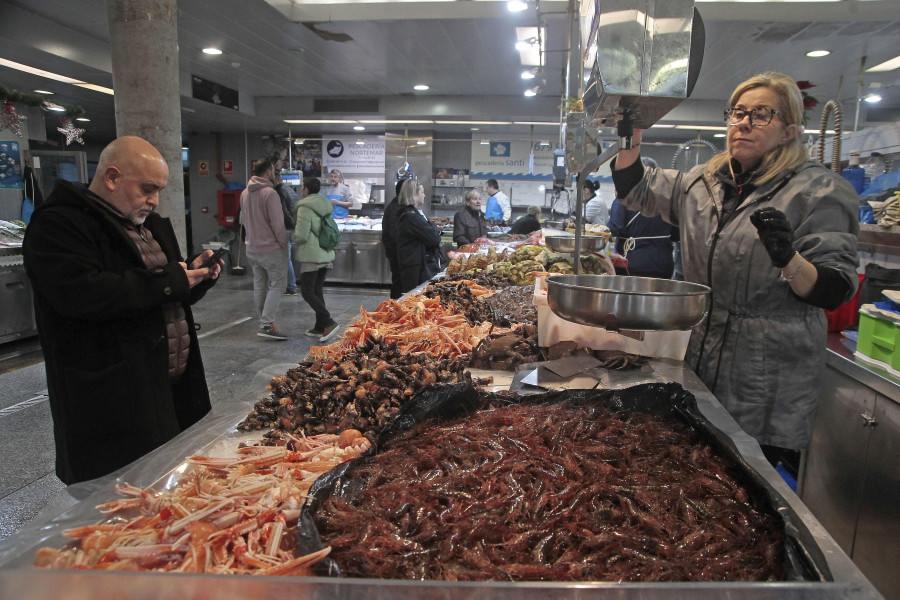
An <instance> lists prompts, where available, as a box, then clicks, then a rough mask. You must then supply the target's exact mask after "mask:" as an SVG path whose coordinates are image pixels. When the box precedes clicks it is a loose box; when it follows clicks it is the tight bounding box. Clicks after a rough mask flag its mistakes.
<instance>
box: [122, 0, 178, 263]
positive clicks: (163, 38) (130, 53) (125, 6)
mask: <svg viewBox="0 0 900 600" xmlns="http://www.w3.org/2000/svg"><path fill="white" fill-rule="evenodd" d="M106 6H107V13H108V18H109V38H110V50H111V53H112V73H113V88H114V89H115V91H116V96H115V102H116V133H117V135H118V136H123V135H136V136H139V137H142V138H144V139H145V140H147V141H148V142H150V143H151V144H153V145H154V146H156V148H157V149H158V150H159V151H160V153H161V154H162V155H163V157H164V158H165V159H166V162H167V163H168V165H169V182H168V185H167V186H166V189H165V190H163V192H162V193H161V194H160V198H159V209H158V210H159V213H160V214H161V215H163V216H164V217H168V218H169V219H171V220H172V226H173V227H174V228H175V234H176V235H177V236H178V243H179V245H180V247H181V251H182V253H183V254H184V255H185V256H186V255H188V254H189V253H190V252H191V249H190V248H188V247H187V246H186V242H185V240H186V237H185V216H184V212H185V206H184V176H183V168H182V162H181V100H180V89H179V85H178V21H177V12H178V3H177V0H107V3H106Z"/></svg>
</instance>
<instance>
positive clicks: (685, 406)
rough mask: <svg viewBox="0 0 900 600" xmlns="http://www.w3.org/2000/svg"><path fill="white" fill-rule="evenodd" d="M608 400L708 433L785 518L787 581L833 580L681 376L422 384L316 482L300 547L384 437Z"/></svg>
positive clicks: (313, 547)
mask: <svg viewBox="0 0 900 600" xmlns="http://www.w3.org/2000/svg"><path fill="white" fill-rule="evenodd" d="M498 402H499V403H505V404H515V403H529V404H530V403H551V404H555V403H561V402H571V403H573V404H575V405H583V404H601V405H604V406H607V407H609V408H612V409H614V410H625V411H632V412H634V411H637V412H644V413H651V414H654V415H657V416H659V417H661V418H663V419H666V420H669V421H675V422H680V423H682V424H685V425H688V426H689V427H691V428H693V429H694V430H695V431H696V432H697V433H698V434H699V435H700V437H701V439H702V440H703V441H704V442H706V443H707V444H709V445H710V446H711V447H713V448H714V449H715V450H716V451H717V452H718V453H719V454H720V455H722V456H726V457H728V458H729V459H730V460H731V461H732V462H733V463H734V469H733V474H734V476H735V477H736V478H737V479H738V480H739V481H740V483H742V484H743V485H744V486H745V487H746V488H747V490H748V492H749V493H750V494H751V496H754V497H755V499H756V500H757V501H758V502H760V505H761V506H763V507H766V506H768V507H769V508H770V510H771V512H772V513H773V514H777V515H778V516H779V517H780V518H781V520H782V522H783V523H784V534H785V540H784V572H783V577H782V581H833V578H832V576H831V572H830V570H829V569H828V565H827V562H826V560H825V556H824V554H823V553H822V551H821V550H820V548H819V546H818V544H817V543H816V541H815V539H814V537H813V535H812V533H810V531H809V529H808V528H807V527H806V525H805V524H804V523H803V522H802V520H801V519H800V517H799V516H798V515H797V514H796V513H795V512H794V511H793V509H792V508H791V507H790V505H789V504H788V503H787V502H786V501H785V499H784V498H783V497H782V496H781V495H780V494H779V493H778V492H776V491H775V489H774V488H773V487H772V486H771V484H770V483H769V482H768V481H767V480H766V479H765V478H764V477H762V476H761V475H759V474H758V473H757V472H756V471H755V470H754V469H753V468H751V467H750V466H749V465H748V464H747V462H746V461H745V460H744V459H743V457H742V456H741V455H740V453H739V452H738V451H737V448H736V447H735V445H734V442H733V441H732V440H731V438H729V437H728V436H727V435H725V434H724V433H722V432H721V431H719V430H718V429H717V428H716V427H714V426H713V425H712V424H711V423H710V422H709V421H708V420H707V419H706V417H704V416H703V415H702V414H701V413H700V411H699V410H698V408H697V400H696V398H695V397H694V395H693V394H691V393H690V392H688V391H687V390H685V389H684V388H683V387H682V386H681V385H679V384H677V383H648V384H643V385H635V386H632V387H629V388H624V389H618V390H565V391H556V392H547V393H541V394H529V395H512V396H509V395H505V394H487V393H479V392H478V391H477V390H476V389H475V388H474V387H472V385H471V384H468V383H454V384H434V385H430V386H427V387H425V388H422V389H421V390H419V392H418V393H417V394H416V395H415V396H414V397H413V398H412V399H411V400H410V402H408V403H407V404H406V405H405V406H404V407H403V408H402V409H401V410H400V413H399V414H398V415H397V416H396V417H395V418H394V419H393V420H392V421H391V422H390V423H389V424H388V425H387V427H385V428H384V430H382V432H381V433H380V434H379V436H378V439H377V440H376V443H375V444H373V446H372V447H371V448H370V449H369V450H367V451H366V452H365V453H363V454H362V455H360V456H358V457H357V458H354V459H353V460H350V461H348V462H345V463H342V464H341V465H338V466H337V467H335V468H334V469H332V470H331V471H329V472H327V473H325V474H323V475H322V476H321V477H319V478H318V479H317V480H316V482H315V483H314V484H313V486H312V488H311V489H310V491H309V498H308V500H307V501H306V504H305V505H304V506H303V510H302V512H301V515H300V521H299V524H298V535H299V540H298V546H299V551H300V554H301V555H302V554H307V553H310V552H315V551H317V550H320V549H322V547H323V545H322V542H321V539H320V537H319V532H318V529H317V528H316V526H315V524H314V521H313V515H314V514H315V513H316V511H317V510H318V508H319V506H320V505H321V504H322V503H323V502H324V501H325V500H326V499H328V498H329V497H331V496H332V495H334V494H337V495H338V497H342V496H345V495H350V494H352V493H354V492H356V491H358V490H360V489H362V488H364V487H365V486H366V482H365V481H362V480H360V479H354V478H347V477H345V475H346V473H347V471H348V469H351V468H352V467H353V466H355V465H356V464H358V463H359V462H360V461H364V460H366V459H367V458H368V457H369V456H371V455H373V454H376V453H377V452H378V450H379V448H381V447H383V446H384V445H385V443H387V442H388V441H389V440H391V439H393V438H394V437H396V436H397V435H399V434H402V433H404V432H406V431H409V430H410V429H413V428H414V427H416V426H417V425H419V424H420V423H422V422H424V421H428V420H431V419H439V420H447V419H453V418H458V417H462V416H465V415H468V414H472V413H473V412H475V411H477V410H479V409H481V408H483V407H485V406H488V405H491V404H495V403H498ZM318 569H319V571H318V572H319V574H321V575H331V576H341V571H340V567H339V566H338V565H337V563H336V562H335V561H333V560H331V559H330V558H326V559H325V560H323V561H322V562H321V563H320V564H319V565H318Z"/></svg>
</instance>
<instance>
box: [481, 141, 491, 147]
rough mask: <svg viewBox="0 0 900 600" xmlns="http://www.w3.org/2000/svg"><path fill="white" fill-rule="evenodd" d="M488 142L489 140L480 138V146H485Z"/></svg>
mask: <svg viewBox="0 0 900 600" xmlns="http://www.w3.org/2000/svg"><path fill="white" fill-rule="evenodd" d="M488 144H490V142H489V141H488V140H481V145H482V146H487V145H488Z"/></svg>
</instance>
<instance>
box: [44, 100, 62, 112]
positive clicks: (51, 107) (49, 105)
mask: <svg viewBox="0 0 900 600" xmlns="http://www.w3.org/2000/svg"><path fill="white" fill-rule="evenodd" d="M44 107H45V108H46V109H47V110H52V111H54V112H66V109H64V108H63V107H62V106H60V105H59V104H52V103H50V102H47V103H46V104H44Z"/></svg>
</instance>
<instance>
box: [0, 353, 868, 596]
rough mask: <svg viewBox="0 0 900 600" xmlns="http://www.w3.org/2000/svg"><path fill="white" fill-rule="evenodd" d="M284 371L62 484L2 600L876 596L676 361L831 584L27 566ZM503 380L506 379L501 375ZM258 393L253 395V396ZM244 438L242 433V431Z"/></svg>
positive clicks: (200, 442) (219, 430) (166, 481)
mask: <svg viewBox="0 0 900 600" xmlns="http://www.w3.org/2000/svg"><path fill="white" fill-rule="evenodd" d="M293 366H294V365H293V364H290V365H284V364H277V365H271V366H270V367H267V368H265V369H263V370H261V371H260V372H259V374H257V376H256V377H255V378H254V379H253V381H252V382H251V383H250V384H249V386H248V389H250V390H255V391H254V392H252V393H250V394H247V395H245V396H244V397H240V398H237V399H235V400H232V401H228V402H225V401H222V402H220V403H218V404H216V405H215V406H214V408H213V412H212V413H211V414H210V415H208V416H207V417H205V418H204V419H203V420H201V421H200V422H199V423H197V424H196V425H194V426H193V427H191V428H190V429H188V430H187V431H185V432H183V433H182V434H181V435H179V436H177V437H176V438H174V439H173V440H171V441H170V442H169V443H167V444H166V445H165V446H163V447H162V448H159V449H157V450H156V451H154V452H152V453H151V454H149V455H147V456H145V457H144V458H142V459H140V460H138V461H136V462H135V463H133V464H132V465H129V466H128V467H126V468H124V469H123V470H121V471H120V472H117V473H114V474H113V475H110V476H108V477H104V478H101V479H98V480H94V481H91V482H86V483H84V484H79V485H76V486H70V488H68V489H67V490H64V491H63V492H60V494H59V495H58V496H57V497H56V498H55V499H54V500H53V501H52V502H51V503H50V504H49V505H48V506H47V508H45V510H44V511H42V512H41V513H40V514H39V515H38V517H37V518H36V519H35V521H33V522H32V523H30V524H29V525H28V526H26V527H25V528H23V529H22V530H21V531H19V532H18V533H16V534H14V535H13V536H11V537H10V538H7V539H5V540H2V541H0V589H2V590H3V591H4V594H3V596H4V597H9V598H17V599H22V600H30V599H38V598H40V599H43V598H49V597H53V598H54V599H55V600H59V599H66V598H112V597H116V598H135V599H145V598H146V599H151V598H153V599H158V598H171V597H181V598H184V597H188V598H193V597H204V598H217V599H230V598H235V599H236V598H248V597H266V598H274V597H282V596H284V597H302V598H304V599H319V598H321V599H323V600H324V599H326V598H327V599H334V598H341V599H349V600H356V599H359V600H363V599H364V600H389V599H390V600H407V599H409V600H412V599H418V598H422V597H424V596H428V597H440V598H443V599H445V600H457V599H459V600H462V599H464V598H473V597H477V598H483V599H494V600H506V599H509V600H531V599H535V600H537V599H541V600H574V599H582V598H618V599H653V600H662V599H664V598H665V599H685V600H687V599H692V600H693V599H701V600H702V599H706V598H709V599H713V598H717V599H718V598H722V597H724V596H727V597H729V598H733V599H738V600H740V599H743V598H747V599H757V598H758V599H763V598H765V599H772V598H796V599H801V600H806V599H809V600H812V599H816V600H822V599H824V600H830V599H837V598H842V599H850V600H856V599H863V598H865V599H868V598H880V597H881V596H880V595H879V594H878V592H877V591H875V589H874V588H873V587H872V586H871V584H869V583H868V581H867V580H866V579H865V577H864V576H863V575H862V573H860V571H859V570H858V569H857V568H856V566H855V565H853V563H852V561H850V559H849V558H848V557H847V555H846V554H845V553H844V552H843V551H842V550H841V549H840V548H839V547H838V545H837V543H836V542H835V541H834V540H833V539H832V538H831V537H830V536H829V535H828V534H827V532H826V531H825V530H824V528H823V527H822V526H821V525H820V524H819V523H818V521H816V519H815V518H814V517H813V516H812V514H811V513H810V511H809V510H808V509H807V508H806V507H805V505H803V503H802V502H801V501H800V499H799V498H797V496H796V495H795V494H794V493H793V492H792V491H791V489H790V488H789V487H788V486H787V484H786V483H785V482H784V481H783V480H782V479H781V477H780V476H779V475H778V474H777V473H776V472H775V470H774V469H772V467H771V466H770V465H769V464H768V462H767V461H766V460H765V458H764V457H763V455H762V452H761V451H760V449H759V446H758V445H757V444H756V442H755V441H754V440H753V439H752V438H750V437H749V436H747V435H746V434H745V433H743V431H742V430H741V429H740V428H739V427H738V426H737V424H736V423H735V422H734V420H733V419H732V418H731V417H730V416H729V415H728V413H727V412H726V411H725V410H724V408H723V407H722V406H721V405H720V404H719V402H718V401H717V400H716V399H715V398H714V397H713V396H712V394H710V393H709V392H708V391H707V390H706V388H705V387H704V386H703V384H702V383H701V382H700V381H699V379H697V377H696V375H695V374H694V373H693V372H692V371H691V370H690V369H689V368H687V367H686V366H685V365H684V363H682V362H680V361H675V360H671V359H653V360H652V361H651V362H650V367H651V368H652V370H653V374H654V377H653V379H654V380H660V379H661V380H666V381H674V382H676V383H679V384H681V385H682V386H683V387H684V388H685V389H686V390H688V391H690V392H691V393H692V394H693V395H694V396H695V397H696V399H697V405H698V408H699V410H700V412H701V413H702V414H703V415H704V416H705V417H706V418H707V419H708V420H709V421H710V423H711V424H712V425H713V426H714V427H715V428H716V429H718V430H719V431H720V432H722V433H723V434H724V435H725V436H726V437H727V438H729V439H730V440H731V443H732V444H733V445H734V447H735V448H736V450H737V452H738V453H740V454H741V455H742V456H743V457H744V459H745V460H746V463H747V464H748V465H749V466H750V467H751V468H753V469H754V470H755V471H757V472H758V473H759V474H760V476H761V477H763V478H764V479H765V480H766V481H767V482H768V483H769V484H770V485H771V487H772V488H774V489H775V490H776V492H777V493H778V494H779V495H781V496H782V497H783V498H784V501H785V503H786V504H787V505H788V506H789V507H790V509H791V510H792V511H793V512H794V513H795V514H796V515H797V517H798V518H799V519H800V520H801V522H802V523H803V524H804V525H805V526H806V528H807V529H808V530H809V531H810V533H811V535H812V536H813V538H814V540H815V543H816V545H817V546H818V549H819V550H820V551H821V553H822V554H823V555H824V557H825V559H826V561H827V565H828V569H829V570H830V572H831V575H832V577H833V581H828V582H810V581H804V582H790V581H787V582H777V583H737V582H731V583H683V584H650V583H647V584H642V583H628V584H618V583H607V582H587V583H585V582H579V583H556V582H536V583H535V582H530V583H512V582H483V583H472V582H465V583H459V582H420V581H384V580H371V579H346V578H323V577H306V578H290V577H255V576H249V575H234V576H218V575H195V574H187V573H177V574H166V573H138V572H97V571H78V570H72V571H49V570H38V569H34V568H33V567H31V566H30V565H31V558H32V556H33V555H34V551H35V550H36V549H37V548H39V547H41V546H47V545H49V546H53V547H61V546H62V545H63V544H62V543H60V542H63V543H64V541H65V540H64V539H63V538H62V536H61V531H62V530H63V529H65V528H68V527H73V526H79V525H86V524H92V523H95V522H97V520H98V513H97V511H96V509H95V508H94V507H95V506H96V505H97V504H100V503H102V502H106V501H109V500H111V499H113V496H114V494H115V492H114V491H113V490H114V486H115V483H116V482H123V481H127V482H128V483H131V484H133V485H136V486H141V487H146V486H150V485H159V486H160V487H165V486H166V485H171V481H173V479H172V476H173V475H174V474H176V472H178V471H179V469H183V468H185V466H186V463H185V462H184V459H185V457H187V456H190V455H193V454H203V453H217V452H227V451H228V448H229V447H230V445H231V444H232V443H233V444H234V446H236V445H237V443H239V442H240V441H241V439H243V438H245V437H247V434H245V433H243V432H237V431H236V430H235V426H236V424H237V423H239V422H240V421H241V420H242V419H243V417H245V416H246V412H247V410H248V407H250V406H252V404H253V402H255V401H256V400H258V399H259V398H260V397H261V396H262V395H264V394H265V393H266V392H265V391H264V390H265V386H266V384H267V383H268V382H269V380H270V379H271V378H272V377H273V376H274V375H278V374H283V373H284V372H286V371H287V369H289V368H291V367H293ZM504 375H508V374H504ZM260 390H262V391H260ZM251 437H252V434H251Z"/></svg>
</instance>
